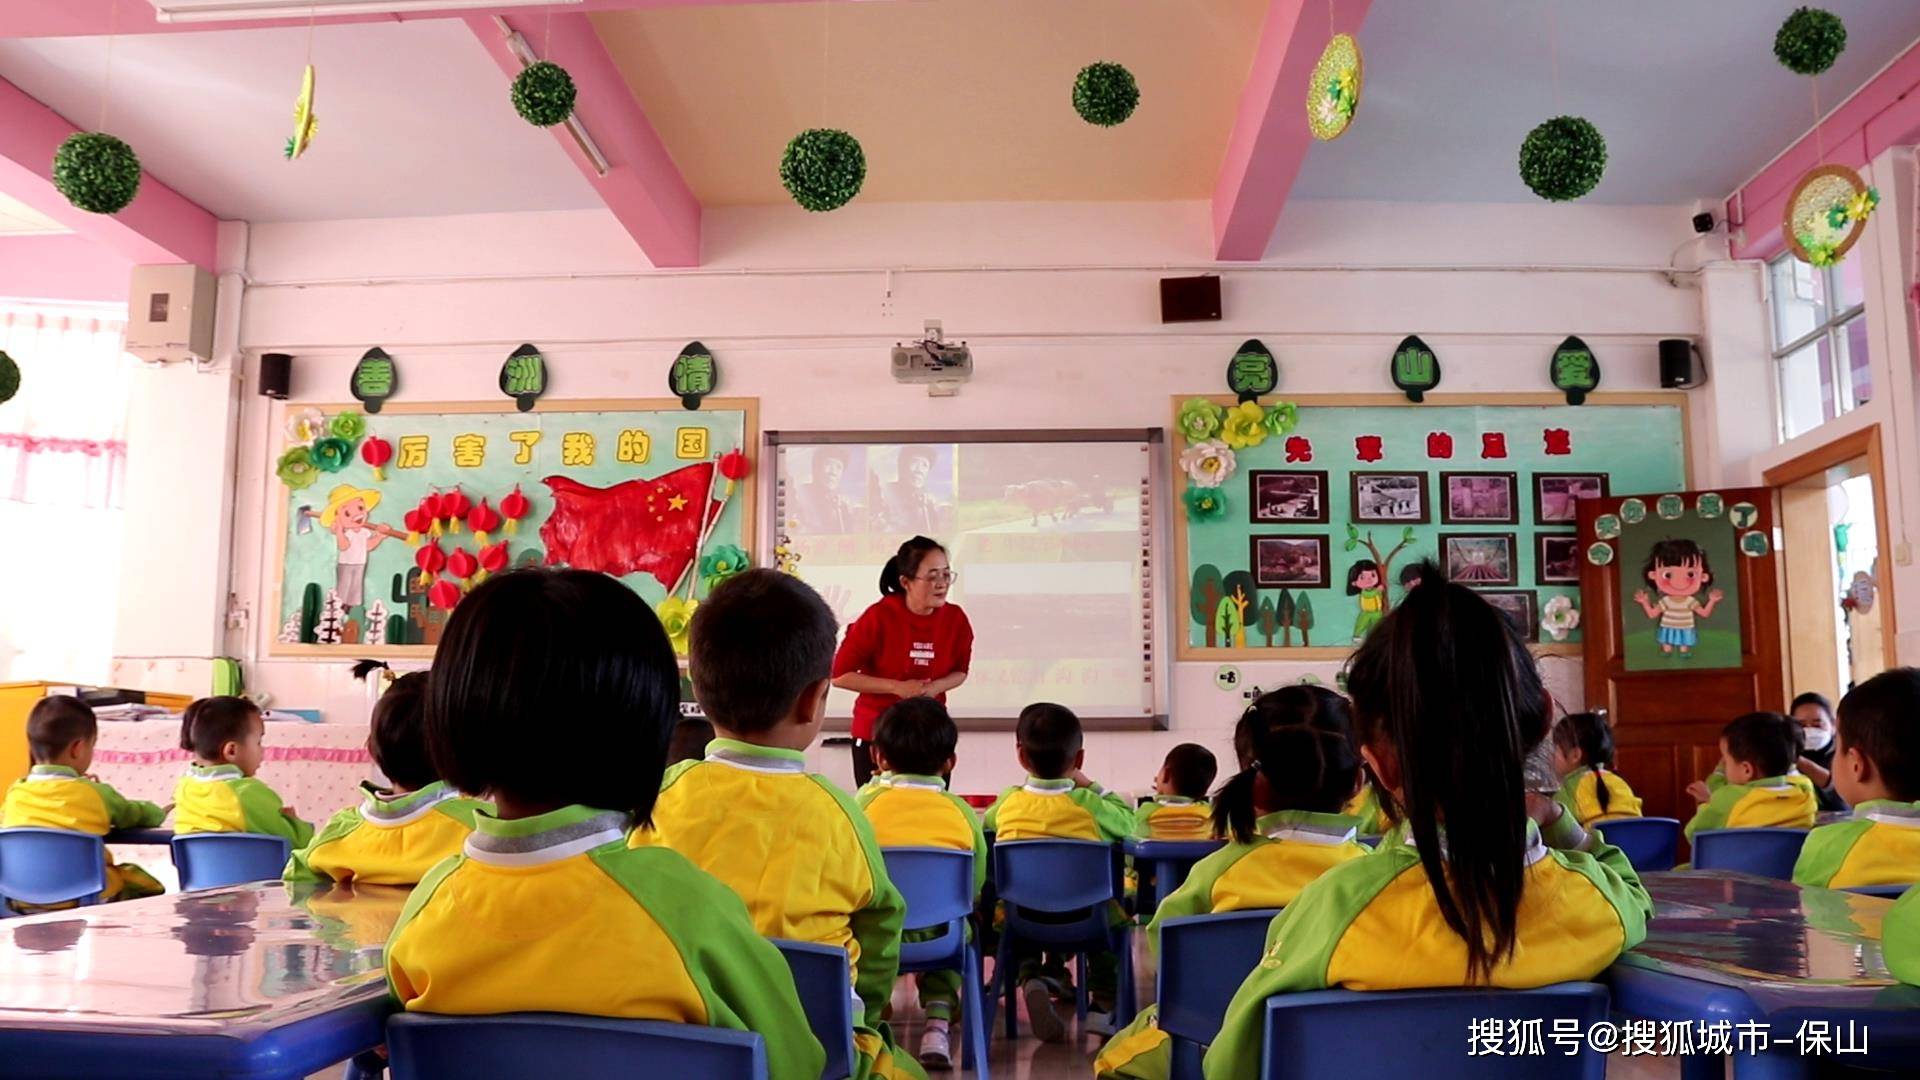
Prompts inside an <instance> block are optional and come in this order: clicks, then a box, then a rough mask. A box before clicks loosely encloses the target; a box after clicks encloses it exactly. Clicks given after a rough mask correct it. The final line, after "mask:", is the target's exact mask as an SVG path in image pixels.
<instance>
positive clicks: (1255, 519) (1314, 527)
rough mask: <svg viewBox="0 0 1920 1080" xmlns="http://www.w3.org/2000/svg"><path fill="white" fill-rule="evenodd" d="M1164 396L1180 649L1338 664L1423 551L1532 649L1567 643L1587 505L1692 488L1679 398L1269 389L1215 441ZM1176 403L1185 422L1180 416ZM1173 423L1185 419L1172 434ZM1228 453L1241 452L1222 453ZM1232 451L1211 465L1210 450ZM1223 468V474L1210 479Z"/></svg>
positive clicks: (1224, 402) (1214, 454)
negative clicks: (1288, 407) (1247, 419)
mask: <svg viewBox="0 0 1920 1080" xmlns="http://www.w3.org/2000/svg"><path fill="white" fill-rule="evenodd" d="M1195 401H1203V402H1208V403H1211V404H1213V405H1217V406H1220V407H1222V408H1231V407H1232V406H1234V405H1235V404H1236V401H1235V399H1234V398H1233V397H1231V396H1226V395H1198V396H1180V397H1176V398H1175V399H1174V400H1173V412H1174V424H1173V429H1174V432H1175V434H1174V437H1173V440H1172V442H1173V445H1172V447H1171V449H1172V455H1173V472H1174V475H1175V486H1176V490H1175V493H1174V495H1175V498H1174V506H1173V509H1174V523H1173V533H1174V542H1175V549H1176V550H1175V566H1174V575H1175V581H1174V585H1175V593H1176V596H1175V607H1174V614H1175V616H1176V618H1175V626H1176V633H1177V634H1178V637H1177V643H1178V648H1177V650H1176V651H1177V655H1178V658H1179V659H1182V660H1207V659H1261V658H1267V659H1272V658H1276V657H1275V654H1276V653H1281V652H1284V653H1285V654H1286V656H1287V657H1289V658H1297V659H1334V658H1340V657H1344V656H1345V655H1346V654H1347V653H1348V652H1349V651H1350V650H1351V649H1352V648H1353V646H1354V644H1355V643H1357V642H1358V641H1359V640H1360V639H1361V638H1363V637H1364V636H1365V634H1366V633H1367V631H1368V630H1369V629H1371V627H1372V626H1373V625H1374V624H1375V623H1377V622H1378V621H1379V619H1380V618H1382V617H1383V616H1384V614H1385V613H1386V612H1387V611H1388V610H1391V608H1392V607H1393V606H1394V605H1396V604H1397V603H1398V602H1399V600H1400V597H1401V595H1402V594H1403V592H1404V591H1405V590H1404V588H1403V587H1402V586H1401V584H1400V582H1399V575H1400V574H1401V573H1402V572H1404V571H1405V570H1406V569H1407V568H1408V567H1411V566H1412V565H1414V564H1415V563H1417V562H1419V561H1420V560H1422V559H1433V560H1434V561H1435V562H1436V563H1438V564H1439V565H1440V566H1441V568H1442V569H1443V571H1444V572H1445V573H1446V575H1447V576H1448V578H1449V579H1450V580H1453V581H1457V582H1459V583H1461V584H1464V585H1467V586H1470V587H1472V588H1474V589H1476V590H1478V591H1479V592H1480V593H1481V594H1482V595H1483V596H1485V597H1486V598H1487V599H1488V600H1489V601H1490V602H1491V603H1493V604H1494V605H1495V606H1496V607H1499V608H1501V609H1502V610H1503V611H1506V612H1507V613H1508V614H1509V615H1510V616H1511V617H1512V618H1513V620H1514V622H1515V624H1516V625H1517V626H1518V627H1519V628H1520V630H1521V632H1522V634H1523V635H1524V636H1525V637H1526V639H1527V640H1528V641H1530V642H1538V643H1540V647H1541V650H1542V651H1547V652H1566V653H1569V654H1571V653H1573V652H1575V651H1577V648H1578V644H1579V641H1580V630H1579V627H1578V613H1579V610H1580V587H1579V582H1580V558H1581V555H1580V550H1579V543H1578V537H1577V534H1576V532H1575V517H1576V514H1577V506H1578V502H1579V500H1580V499H1583V498H1600V497H1605V496H1608V495H1623V494H1631V493H1636V492H1658V491H1668V490H1678V489H1683V488H1685V487H1686V486H1687V481H1688V476H1687V425H1686V404H1685V397H1684V395H1681V394H1677V393H1662V392H1644V393H1596V394H1593V395H1590V396H1589V397H1588V398H1587V400H1586V402H1585V403H1584V404H1582V405H1577V406H1576V405H1568V404H1567V403H1566V401H1565V399H1564V398H1563V397H1561V396H1560V395H1557V394H1500V395H1442V394H1430V395H1428V396H1427V397H1426V400H1425V401H1424V402H1423V403H1420V404H1415V403H1413V402H1410V401H1408V400H1407V399H1406V398H1405V397H1404V396H1401V395H1398V394H1361V395H1306V396H1300V397H1295V398H1286V397H1285V396H1284V395H1267V396H1266V397H1265V398H1263V399H1262V400H1261V404H1262V405H1263V406H1268V407H1271V406H1275V405H1279V404H1281V403H1282V402H1283V401H1285V402H1290V403H1291V404H1292V405H1293V407H1294V409H1293V416H1292V423H1291V424H1288V423H1287V422H1286V420H1285V419H1284V418H1281V417H1276V416H1275V415H1274V414H1273V412H1272V411H1271V409H1269V412H1268V415H1267V419H1268V422H1267V423H1266V424H1265V426H1264V428H1263V429H1262V430H1261V431H1258V432H1256V431H1253V430H1252V428H1253V427H1259V426H1260V425H1257V424H1253V425H1250V424H1239V425H1235V424H1232V423H1231V422H1229V423H1227V424H1224V425H1221V428H1220V430H1217V431H1216V432H1214V433H1213V434H1212V435H1210V436H1201V435H1200V433H1201V432H1203V431H1205V430H1206V428H1207V426H1208V425H1207V423H1206V418H1205V416H1204V415H1201V416H1198V417H1196V416H1195V415H1193V413H1194V412H1195V411H1196V410H1198V411H1199V412H1200V413H1202V414H1205V413H1206V412H1207V410H1206V409H1204V408H1202V407H1200V406H1195V405H1193V404H1191V403H1193V402H1195ZM1183 410H1184V411H1185V412H1186V413H1187V415H1186V416H1185V417H1184V418H1183V415H1182V414H1183ZM1183 420H1184V422H1183ZM1234 443H1238V444H1239V445H1233V444H1234ZM1223 449H1224V450H1225V451H1226V454H1227V455H1230V457H1231V462H1230V463H1228V462H1224V461H1223V460H1221V459H1222V457H1223V456H1225V455H1223V454H1222V450H1223ZM1223 474H1224V476H1223Z"/></svg>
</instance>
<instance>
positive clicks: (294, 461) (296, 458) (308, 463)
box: [273, 446, 320, 491]
mask: <svg viewBox="0 0 1920 1080" xmlns="http://www.w3.org/2000/svg"><path fill="white" fill-rule="evenodd" d="M273 472H274V475H275V476H278V477H279V478H280V482H281V483H283V484H285V485H287V486H288V487H290V488H292V489H293V490H295V491H299V490H300V489H301V488H303V487H308V486H310V485H311V484H312V483H313V482H314V481H315V480H318V479H320V470H319V469H317V468H315V467H314V465H313V451H311V450H309V449H308V448H307V447H304V446H295V447H291V448H289V449H288V450H287V452H286V453H284V454H281V455H280V462H279V464H277V465H275V466H274V468H273Z"/></svg>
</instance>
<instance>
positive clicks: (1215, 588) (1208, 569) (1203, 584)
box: [1187, 563, 1227, 649]
mask: <svg viewBox="0 0 1920 1080" xmlns="http://www.w3.org/2000/svg"><path fill="white" fill-rule="evenodd" d="M1226 594H1227V590H1226V587H1225V586H1224V585H1223V584H1222V579H1221V577H1220V568H1219V567H1217V566H1215V565H1213V564H1212V563H1201V564H1200V565H1199V566H1196V567H1194V568H1193V584H1192V587H1191V588H1190V589H1189V590H1188V604H1187V606H1188V610H1189V613H1190V614H1191V615H1192V616H1193V621H1194V622H1197V623H1199V624H1200V625H1201V626H1202V627H1203V628H1204V629H1205V630H1206V632H1207V638H1206V641H1207V648H1209V649H1211V648H1213V647H1214V645H1215V643H1216V642H1217V641H1218V640H1219V639H1218V636H1217V635H1218V627H1217V626H1216V625H1215V623H1214V616H1216V615H1217V614H1219V608H1220V598H1221V597H1223V596H1225V595H1226Z"/></svg>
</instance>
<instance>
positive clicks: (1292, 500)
mask: <svg viewBox="0 0 1920 1080" xmlns="http://www.w3.org/2000/svg"><path fill="white" fill-rule="evenodd" d="M1247 496H1248V498H1247V507H1248V509H1247V513H1248V515H1249V520H1251V521H1252V522H1253V523H1254V524H1256V525H1285V524H1302V525H1325V524H1326V523H1327V522H1328V521H1329V520H1331V519H1330V517H1329V513H1330V511H1329V507H1328V505H1327V474H1326V471H1325V470H1314V469H1298V470H1295V469H1254V470H1251V471H1250V472H1248V473H1247Z"/></svg>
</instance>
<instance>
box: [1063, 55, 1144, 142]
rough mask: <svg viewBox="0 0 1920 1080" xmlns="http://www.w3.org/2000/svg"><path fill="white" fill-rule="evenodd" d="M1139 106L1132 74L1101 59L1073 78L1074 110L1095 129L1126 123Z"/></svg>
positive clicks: (1138, 88)
mask: <svg viewBox="0 0 1920 1080" xmlns="http://www.w3.org/2000/svg"><path fill="white" fill-rule="evenodd" d="M1139 107H1140V84H1139V83H1138V82H1135V81H1134V78H1133V72H1131V71H1128V70H1127V69H1126V68H1124V67H1122V66H1120V65H1119V64H1115V63H1111V62H1109V61H1106V60H1101V61H1098V62H1096V63H1092V64H1088V65H1087V66H1086V67H1083V68H1081V69H1080V74H1078V75H1075V76H1074V77H1073V111H1074V112H1077V113H1079V114H1080V119H1082V120H1085V121H1086V122H1087V123H1089V124H1093V125H1096V126H1098V127H1113V126H1115V125H1117V124H1122V123H1125V122H1126V120H1127V117H1129V116H1132V115H1133V110H1135V109H1137V108H1139Z"/></svg>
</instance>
